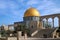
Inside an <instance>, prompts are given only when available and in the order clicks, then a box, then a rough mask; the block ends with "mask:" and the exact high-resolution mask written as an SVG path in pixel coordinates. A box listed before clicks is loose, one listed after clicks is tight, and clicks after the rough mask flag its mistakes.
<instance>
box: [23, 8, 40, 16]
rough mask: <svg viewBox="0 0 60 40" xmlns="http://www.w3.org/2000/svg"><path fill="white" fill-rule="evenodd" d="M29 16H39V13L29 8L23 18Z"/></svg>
mask: <svg viewBox="0 0 60 40" xmlns="http://www.w3.org/2000/svg"><path fill="white" fill-rule="evenodd" d="M29 16H40V13H39V12H38V10H37V9H35V8H29V9H28V10H26V12H25V14H24V17H29Z"/></svg>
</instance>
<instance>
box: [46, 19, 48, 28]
mask: <svg viewBox="0 0 60 40" xmlns="http://www.w3.org/2000/svg"><path fill="white" fill-rule="evenodd" d="M46 23H47V25H48V18H46ZM47 27H48V26H47Z"/></svg>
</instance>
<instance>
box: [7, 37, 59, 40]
mask: <svg viewBox="0 0 60 40" xmlns="http://www.w3.org/2000/svg"><path fill="white" fill-rule="evenodd" d="M7 40H60V38H18V39H17V37H8V38H7Z"/></svg>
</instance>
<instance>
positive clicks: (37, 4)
mask: <svg viewBox="0 0 60 40" xmlns="http://www.w3.org/2000/svg"><path fill="white" fill-rule="evenodd" d="M30 7H34V8H36V9H37V10H38V11H39V12H40V15H41V16H43V15H49V14H57V13H60V0H0V25H2V24H5V25H8V24H13V23H14V22H17V21H23V15H24V12H25V11H26V10H27V9H28V8H30Z"/></svg>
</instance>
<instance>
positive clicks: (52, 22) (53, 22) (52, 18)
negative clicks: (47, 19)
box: [52, 18, 54, 28]
mask: <svg viewBox="0 0 60 40" xmlns="http://www.w3.org/2000/svg"><path fill="white" fill-rule="evenodd" d="M52 24H53V26H52V27H53V28H54V18H52Z"/></svg>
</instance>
